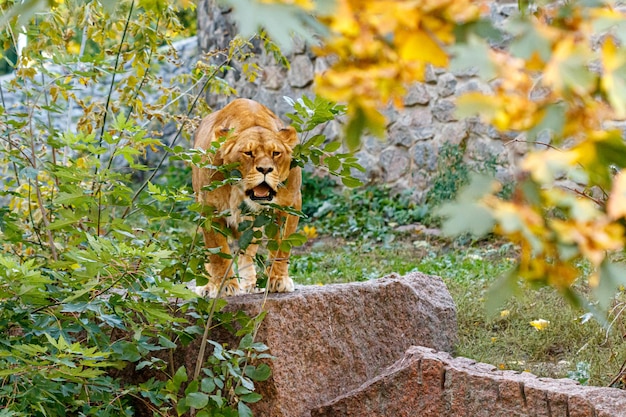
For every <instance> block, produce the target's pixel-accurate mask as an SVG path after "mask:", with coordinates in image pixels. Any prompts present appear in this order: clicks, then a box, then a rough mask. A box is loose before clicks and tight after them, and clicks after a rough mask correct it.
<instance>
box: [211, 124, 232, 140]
mask: <svg viewBox="0 0 626 417" xmlns="http://www.w3.org/2000/svg"><path fill="white" fill-rule="evenodd" d="M230 131H231V129H230V128H229V127H224V126H222V127H220V128H219V129H216V130H215V140H219V139H220V138H225V137H228V134H229V133H230Z"/></svg>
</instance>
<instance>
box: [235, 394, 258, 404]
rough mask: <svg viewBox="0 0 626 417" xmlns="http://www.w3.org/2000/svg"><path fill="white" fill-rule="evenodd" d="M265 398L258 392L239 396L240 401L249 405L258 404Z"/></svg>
mask: <svg viewBox="0 0 626 417" xmlns="http://www.w3.org/2000/svg"><path fill="white" fill-rule="evenodd" d="M262 398H263V396H262V395H261V394H258V393H256V392H251V393H248V394H243V395H240V396H239V401H244V402H247V403H250V404H252V403H256V402H258V401H260V400H261V399H262Z"/></svg>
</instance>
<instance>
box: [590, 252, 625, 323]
mask: <svg viewBox="0 0 626 417" xmlns="http://www.w3.org/2000/svg"><path fill="white" fill-rule="evenodd" d="M623 286H626V265H624V264H617V263H612V262H609V261H607V260H605V261H604V262H602V265H600V282H599V283H598V286H597V287H596V288H595V289H594V294H595V296H596V298H597V299H598V303H599V306H600V309H601V310H603V311H607V310H608V308H609V307H610V306H611V302H612V301H613V298H614V296H615V293H616V292H617V290H618V289H619V288H620V287H623Z"/></svg>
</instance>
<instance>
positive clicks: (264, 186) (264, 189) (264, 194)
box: [246, 181, 276, 201]
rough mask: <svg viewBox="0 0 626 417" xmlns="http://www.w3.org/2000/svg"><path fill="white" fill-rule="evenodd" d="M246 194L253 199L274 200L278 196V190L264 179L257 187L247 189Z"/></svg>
mask: <svg viewBox="0 0 626 417" xmlns="http://www.w3.org/2000/svg"><path fill="white" fill-rule="evenodd" d="M246 196H247V197H248V198H250V200H253V201H272V200H273V199H274V197H276V190H274V189H273V188H272V187H271V186H270V185H269V184H268V183H266V182H265V181H263V182H262V183H261V184H259V185H257V186H256V187H254V188H251V189H249V190H247V191H246Z"/></svg>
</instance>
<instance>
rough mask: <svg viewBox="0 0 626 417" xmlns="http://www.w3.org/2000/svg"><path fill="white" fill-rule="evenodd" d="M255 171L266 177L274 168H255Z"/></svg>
mask: <svg viewBox="0 0 626 417" xmlns="http://www.w3.org/2000/svg"><path fill="white" fill-rule="evenodd" d="M256 170H257V171H259V172H260V173H261V174H263V175H267V174H269V173H270V172H272V171H274V168H272V167H267V168H265V167H256Z"/></svg>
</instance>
